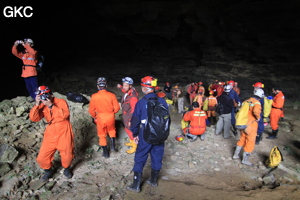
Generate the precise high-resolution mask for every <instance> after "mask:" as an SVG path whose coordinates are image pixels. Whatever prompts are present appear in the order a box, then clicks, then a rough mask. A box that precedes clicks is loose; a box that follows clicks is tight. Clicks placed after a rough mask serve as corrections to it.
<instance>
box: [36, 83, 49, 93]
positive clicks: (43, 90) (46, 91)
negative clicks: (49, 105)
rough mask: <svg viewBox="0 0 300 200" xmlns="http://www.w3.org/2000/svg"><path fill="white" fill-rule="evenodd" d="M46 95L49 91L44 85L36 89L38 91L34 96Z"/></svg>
mask: <svg viewBox="0 0 300 200" xmlns="http://www.w3.org/2000/svg"><path fill="white" fill-rule="evenodd" d="M46 93H51V90H50V89H49V88H48V87H47V86H44V85H42V86H40V87H38V89H37V90H36V92H35V94H37V95H42V94H46Z"/></svg>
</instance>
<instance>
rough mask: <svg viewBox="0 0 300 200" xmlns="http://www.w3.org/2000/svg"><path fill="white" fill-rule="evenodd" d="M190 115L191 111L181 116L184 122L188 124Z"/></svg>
mask: <svg viewBox="0 0 300 200" xmlns="http://www.w3.org/2000/svg"><path fill="white" fill-rule="evenodd" d="M190 113H191V111H190V112H187V113H185V114H184V116H183V120H184V121H186V122H188V121H190V120H191V116H190Z"/></svg>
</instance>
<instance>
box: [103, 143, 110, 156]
mask: <svg viewBox="0 0 300 200" xmlns="http://www.w3.org/2000/svg"><path fill="white" fill-rule="evenodd" d="M102 150H103V153H102V156H103V157H104V158H109V152H108V148H107V146H102Z"/></svg>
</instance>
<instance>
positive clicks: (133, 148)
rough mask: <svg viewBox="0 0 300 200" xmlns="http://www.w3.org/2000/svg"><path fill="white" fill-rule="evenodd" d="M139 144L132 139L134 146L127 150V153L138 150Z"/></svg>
mask: <svg viewBox="0 0 300 200" xmlns="http://www.w3.org/2000/svg"><path fill="white" fill-rule="evenodd" d="M136 148H137V144H136V143H135V142H134V141H133V140H132V148H131V149H129V150H127V151H126V153H128V154H133V153H135V152H136Z"/></svg>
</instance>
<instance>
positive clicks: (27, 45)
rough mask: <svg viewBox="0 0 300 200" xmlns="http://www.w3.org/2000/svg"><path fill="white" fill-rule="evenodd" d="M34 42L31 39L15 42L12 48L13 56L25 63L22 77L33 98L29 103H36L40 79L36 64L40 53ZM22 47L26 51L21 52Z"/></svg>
mask: <svg viewBox="0 0 300 200" xmlns="http://www.w3.org/2000/svg"><path fill="white" fill-rule="evenodd" d="M33 44H34V43H33V40H32V39H30V38H26V39H24V41H22V40H17V41H15V43H14V45H13V47H12V54H13V55H15V56H16V57H17V58H19V59H21V60H22V61H23V67H22V74H21V77H23V78H24V80H25V84H26V88H27V90H28V92H29V94H30V96H31V97H32V99H31V100H29V102H34V101H35V96H36V95H35V91H36V89H37V87H38V79H37V70H36V63H37V62H38V61H37V54H38V52H37V51H36V50H35V49H33ZM19 45H22V46H23V47H24V51H19V50H18V48H17V47H18V46H19Z"/></svg>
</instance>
